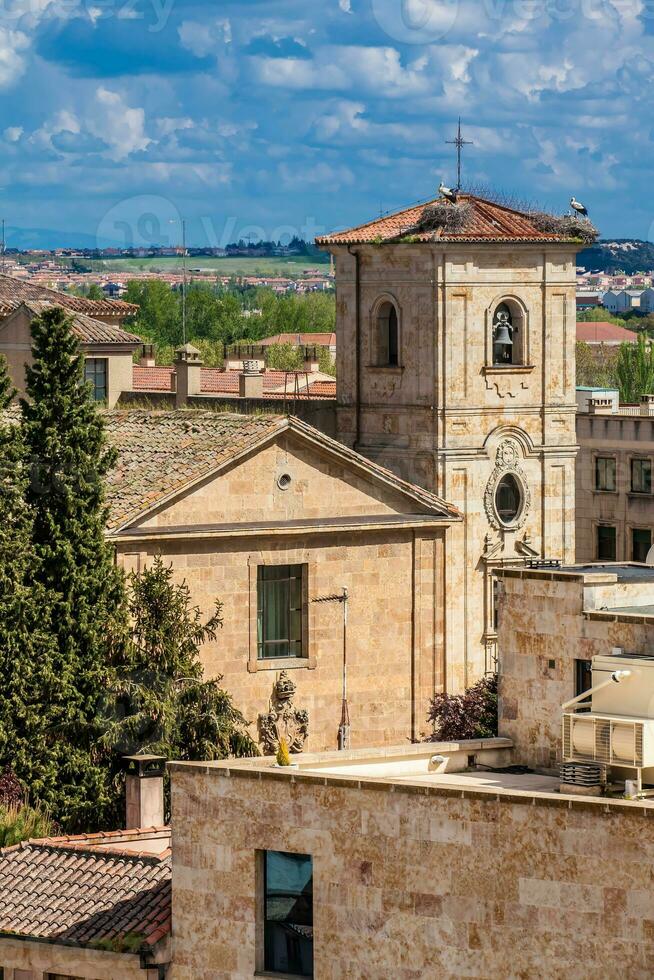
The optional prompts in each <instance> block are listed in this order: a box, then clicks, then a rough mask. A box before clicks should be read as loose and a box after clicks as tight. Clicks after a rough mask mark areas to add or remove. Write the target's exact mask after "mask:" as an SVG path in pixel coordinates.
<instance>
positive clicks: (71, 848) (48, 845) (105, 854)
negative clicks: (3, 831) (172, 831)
mask: <svg viewBox="0 0 654 980" xmlns="http://www.w3.org/2000/svg"><path fill="white" fill-rule="evenodd" d="M24 843H25V844H26V846H27V847H31V848H33V849H35V850H40V851H52V852H56V853H58V854H60V853H71V854H86V855H88V856H89V857H94V858H103V859H107V860H109V859H112V858H113V859H115V858H117V857H118V858H121V859H122V860H126V861H129V862H130V863H132V864H138V863H140V862H145V863H147V864H152V865H155V864H162V863H163V862H164V861H165V858H164V857H163V856H162V855H163V853H165V852H162V854H157V853H156V852H154V851H130V850H127V849H125V848H114V847H104V846H95V847H94V846H93V845H92V844H61V843H53V842H52V841H48V840H34V841H26V842H24ZM166 850H167V851H170V848H166Z"/></svg>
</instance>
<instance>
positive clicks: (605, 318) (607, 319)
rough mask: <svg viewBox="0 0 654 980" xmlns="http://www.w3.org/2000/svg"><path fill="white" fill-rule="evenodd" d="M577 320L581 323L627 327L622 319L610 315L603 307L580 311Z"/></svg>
mask: <svg viewBox="0 0 654 980" xmlns="http://www.w3.org/2000/svg"><path fill="white" fill-rule="evenodd" d="M577 320H578V322H580V323H615V324H617V326H619V327H624V326H625V325H626V321H625V320H624V319H623V318H622V317H619V316H615V315H614V314H613V313H609V311H608V310H605V309H604V307H603V306H595V307H593V309H592V310H580V312H579V313H577Z"/></svg>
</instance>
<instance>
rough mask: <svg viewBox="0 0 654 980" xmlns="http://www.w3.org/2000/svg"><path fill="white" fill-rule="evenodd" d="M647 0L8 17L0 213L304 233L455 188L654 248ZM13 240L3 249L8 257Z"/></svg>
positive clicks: (123, 5)
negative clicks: (494, 192)
mask: <svg viewBox="0 0 654 980" xmlns="http://www.w3.org/2000/svg"><path fill="white" fill-rule="evenodd" d="M653 82H654V0H312V2H310V0H239V2H235V0H222V2H220V0H214V2H200V0H2V3H1V4H0V87H1V95H2V98H1V99H0V141H1V146H0V152H1V154H2V161H3V168H2V171H3V178H2V181H0V183H1V185H2V186H1V191H0V194H1V200H2V203H1V204H0V209H1V213H2V214H3V215H4V216H5V217H6V219H7V222H8V225H9V226H15V227H18V228H52V229H61V230H65V231H66V232H67V233H68V235H70V234H71V233H77V232H79V233H84V235H86V236H92V237H93V238H97V239H98V240H99V241H100V242H101V243H102V242H103V241H106V240H113V241H116V242H120V243H126V244H130V243H136V244H139V243H145V244H149V243H151V242H156V241H160V242H164V241H169V242H175V241H178V240H179V237H180V236H179V230H178V229H179V219H180V217H181V216H182V215H184V216H185V217H186V218H187V220H188V223H189V239H190V240H191V241H193V242H198V243H200V242H201V243H205V242H207V241H209V242H210V243H212V244H222V243H225V242H227V241H231V240H233V239H235V238H238V237H239V236H242V235H248V234H253V235H254V236H255V237H257V236H258V235H259V234H260V233H261V234H264V235H265V237H273V236H274V237H275V238H277V237H280V236H284V235H288V234H290V233H297V234H300V235H304V236H305V237H313V236H314V235H315V234H316V233H320V232H322V231H324V230H329V229H332V228H336V227H343V226H346V225H348V224H354V223H356V222H359V221H362V220H366V219H368V218H371V217H374V216H375V215H376V214H378V213H379V210H380V207H382V208H383V209H385V210H387V209H395V208H397V207H401V206H402V205H404V204H409V203H411V202H413V201H415V200H418V199H423V198H427V197H429V196H430V195H432V193H433V192H434V191H435V188H436V187H437V186H438V183H439V180H440V179H441V177H443V178H445V181H446V183H454V182H455V166H454V155H453V152H452V147H449V146H446V145H445V143H444V141H445V140H446V139H449V138H451V137H452V136H453V135H454V132H455V129H456V119H457V116H458V115H459V114H460V115H461V116H462V117H463V122H464V130H465V134H466V135H467V136H468V138H470V139H472V140H474V146H473V147H470V148H467V151H466V153H465V157H464V180H469V181H473V182H475V183H477V184H480V185H491V186H493V187H496V188H502V189H506V190H507V191H510V192H513V193H515V194H517V195H518V196H519V197H522V198H527V199H535V200H537V201H540V202H542V203H544V204H547V205H549V206H551V207H553V208H555V209H560V210H564V209H565V207H566V206H567V202H568V200H569V198H570V196H571V194H575V195H576V196H577V197H578V198H580V199H581V200H582V201H584V202H585V203H586V204H587V205H588V207H589V209H590V210H591V216H592V217H593V218H594V219H595V221H596V223H597V224H598V225H599V227H600V230H601V232H602V234H603V235H604V236H615V237H618V236H620V237H624V236H636V237H640V238H648V237H649V238H654V231H653V222H654V208H653V205H652V194H651V185H652V162H651V161H652V138H653V132H652V131H653V128H654V119H653V117H652V112H651V109H652V102H653V95H652V93H654V84H653ZM8 244H11V242H10V241H9V242H8Z"/></svg>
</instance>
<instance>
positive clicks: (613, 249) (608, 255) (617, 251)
mask: <svg viewBox="0 0 654 980" xmlns="http://www.w3.org/2000/svg"><path fill="white" fill-rule="evenodd" d="M577 265H581V266H583V267H584V268H585V269H588V270H589V271H590V270H593V271H595V270H599V269H601V270H602V271H603V272H608V273H615V272H620V271H622V272H626V273H627V275H631V274H633V273H634V272H649V270H650V269H654V243H653V242H641V241H640V240H639V239H637V238H613V239H606V240H601V241H599V242H597V244H596V245H593V246H592V247H591V248H585V249H584V250H583V251H582V252H579V254H578V255H577Z"/></svg>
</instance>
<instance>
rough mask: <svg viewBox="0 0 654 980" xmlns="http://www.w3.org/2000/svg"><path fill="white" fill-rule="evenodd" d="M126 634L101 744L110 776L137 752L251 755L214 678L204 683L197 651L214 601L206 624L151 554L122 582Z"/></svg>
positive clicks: (211, 631)
mask: <svg viewBox="0 0 654 980" xmlns="http://www.w3.org/2000/svg"><path fill="white" fill-rule="evenodd" d="M129 613H130V619H131V622H132V635H131V638H130V639H129V641H128V642H127V643H126V644H125V645H124V646H123V647H122V648H120V649H117V650H116V655H115V657H114V661H113V664H112V666H113V682H112V683H113V690H114V693H115V697H116V701H117V704H118V708H119V710H118V713H117V716H116V718H115V720H114V722H113V724H112V725H111V726H110V727H109V729H108V731H107V734H106V736H105V739H104V742H105V745H106V746H107V748H108V750H109V751H110V752H111V754H112V756H113V759H114V769H113V771H114V774H115V776H116V777H118V774H119V771H120V758H121V756H122V755H123V754H126V753H127V754H131V753H134V752H137V751H144V752H153V753H156V754H160V755H164V756H166V757H167V758H173V759H195V760H209V759H223V758H226V757H227V756H228V755H238V756H244V755H257V754H258V752H257V747H256V745H255V743H254V742H253V740H252V739H251V737H250V736H249V734H248V733H247V729H246V725H247V723H246V721H245V719H244V718H243V715H242V714H241V712H240V711H239V710H238V709H237V708H236V707H235V706H234V704H233V702H232V698H231V696H230V695H229V694H228V693H227V692H226V691H225V690H223V689H222V688H221V687H220V678H216V679H214V680H209V681H207V680H205V679H204V676H203V668H202V663H201V660H200V648H201V647H202V646H203V645H204V644H205V643H207V642H208V641H214V640H215V639H216V636H217V633H218V630H219V629H220V627H221V626H222V612H221V605H220V603H219V602H216V608H215V611H214V613H213V615H212V616H210V617H209V619H208V620H206V622H204V621H203V619H202V614H201V612H200V609H199V608H198V607H197V606H193V605H192V604H191V595H190V591H189V588H188V586H187V585H186V583H181V584H180V583H175V582H174V581H173V571H172V566H167V565H165V564H164V562H163V560H162V559H161V557H157V558H156V559H155V561H154V563H153V565H152V566H151V567H150V568H146V569H144V570H143V571H142V572H141V573H140V574H132V575H131V576H130V577H129Z"/></svg>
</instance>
